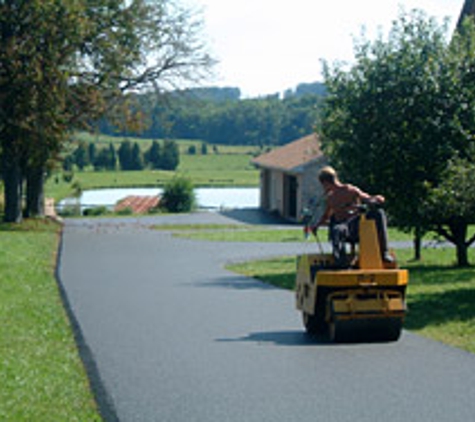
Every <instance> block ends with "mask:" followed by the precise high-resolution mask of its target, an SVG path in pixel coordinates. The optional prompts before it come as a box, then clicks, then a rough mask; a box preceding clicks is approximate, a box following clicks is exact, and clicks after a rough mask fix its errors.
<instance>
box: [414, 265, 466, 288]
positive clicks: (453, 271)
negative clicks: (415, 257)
mask: <svg viewBox="0 0 475 422" xmlns="http://www.w3.org/2000/svg"><path fill="white" fill-rule="evenodd" d="M408 269H409V278H410V280H415V281H416V282H417V285H426V286H429V285H439V286H440V285H445V284H448V285H456V284H459V283H466V282H470V281H471V280H475V267H467V268H458V267H452V266H447V265H445V266H444V265H433V266H432V265H431V266H427V267H415V268H411V267H409V268H408Z"/></svg>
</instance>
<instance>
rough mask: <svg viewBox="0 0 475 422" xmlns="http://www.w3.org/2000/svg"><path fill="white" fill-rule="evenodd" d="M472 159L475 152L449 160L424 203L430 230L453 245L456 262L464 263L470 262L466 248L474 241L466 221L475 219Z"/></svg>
mask: <svg viewBox="0 0 475 422" xmlns="http://www.w3.org/2000/svg"><path fill="white" fill-rule="evenodd" d="M474 159H475V154H473V155H472V157H470V158H467V159H462V158H459V157H454V158H453V159H452V160H450V161H449V162H448V164H447V168H446V170H445V171H444V173H443V177H442V181H441V183H439V185H438V186H437V187H435V188H434V189H431V190H430V193H429V195H428V198H427V199H426V201H425V203H424V204H423V207H424V211H425V213H426V215H427V216H428V219H429V221H430V222H431V223H432V224H433V230H434V231H435V232H437V233H438V234H440V235H441V236H443V237H444V238H445V239H447V240H448V241H450V242H451V243H453V244H454V245H455V247H456V254H457V264H458V265H459V266H463V267H465V266H468V265H469V261H468V248H469V247H470V245H472V244H473V243H474V242H475V235H472V236H468V226H469V224H473V223H475V160H474Z"/></svg>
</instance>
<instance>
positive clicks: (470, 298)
mask: <svg viewBox="0 0 475 422" xmlns="http://www.w3.org/2000/svg"><path fill="white" fill-rule="evenodd" d="M474 303H475V289H473V288H461V289H455V290H448V291H444V292H437V293H418V294H415V295H412V296H409V299H408V306H409V312H408V314H407V318H406V321H405V324H404V325H405V327H406V328H408V329H410V330H417V329H421V328H424V327H426V326H429V325H431V326H437V325H442V324H445V323H448V322H457V321H459V322H464V321H470V320H473V319H475V306H474V305H473V304H474Z"/></svg>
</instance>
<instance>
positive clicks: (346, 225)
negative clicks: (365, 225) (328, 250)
mask: <svg viewBox="0 0 475 422" xmlns="http://www.w3.org/2000/svg"><path fill="white" fill-rule="evenodd" d="M318 179H319V181H320V183H321V185H322V187H323V189H324V191H325V197H326V208H325V212H324V213H323V215H322V217H321V218H320V220H319V221H318V222H317V224H316V226H314V227H313V228H312V231H313V233H314V234H315V233H316V231H317V229H318V227H319V226H321V225H322V224H329V230H330V232H329V234H330V240H331V242H332V246H333V256H334V258H335V264H336V265H337V266H338V267H340V268H346V267H348V262H347V257H346V250H345V242H352V243H356V242H357V241H358V228H359V220H360V217H359V210H358V206H359V205H361V204H362V203H366V204H383V203H384V201H385V199H384V197H383V196H381V195H375V196H371V195H369V194H367V193H366V192H363V191H362V190H361V189H359V188H357V187H356V186H353V185H350V184H344V183H341V182H340V180H339V179H338V175H337V173H336V171H335V170H334V169H333V168H332V167H329V166H327V167H324V168H322V169H321V170H320V173H319V175H318ZM367 218H369V219H373V220H375V222H376V227H377V230H378V237H379V244H380V247H381V257H382V259H383V261H384V262H393V261H394V260H393V257H392V256H391V255H390V254H389V252H388V241H387V224H386V215H385V213H384V211H383V210H382V209H375V210H371V211H369V212H368V214H367Z"/></svg>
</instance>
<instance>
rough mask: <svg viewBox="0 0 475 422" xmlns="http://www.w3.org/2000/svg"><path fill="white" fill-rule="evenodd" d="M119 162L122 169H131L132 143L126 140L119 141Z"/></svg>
mask: <svg viewBox="0 0 475 422" xmlns="http://www.w3.org/2000/svg"><path fill="white" fill-rule="evenodd" d="M117 154H118V156H119V164H120V168H121V169H122V170H133V165H132V143H131V142H130V141H128V140H124V141H122V142H121V144H120V147H119V151H118V152H117Z"/></svg>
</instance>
